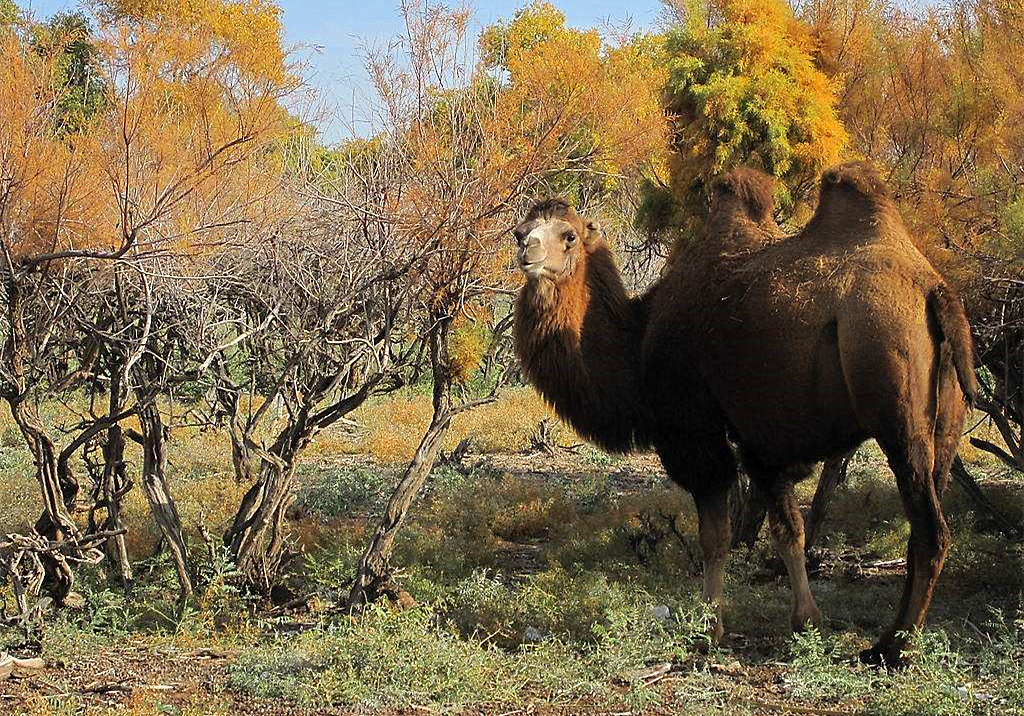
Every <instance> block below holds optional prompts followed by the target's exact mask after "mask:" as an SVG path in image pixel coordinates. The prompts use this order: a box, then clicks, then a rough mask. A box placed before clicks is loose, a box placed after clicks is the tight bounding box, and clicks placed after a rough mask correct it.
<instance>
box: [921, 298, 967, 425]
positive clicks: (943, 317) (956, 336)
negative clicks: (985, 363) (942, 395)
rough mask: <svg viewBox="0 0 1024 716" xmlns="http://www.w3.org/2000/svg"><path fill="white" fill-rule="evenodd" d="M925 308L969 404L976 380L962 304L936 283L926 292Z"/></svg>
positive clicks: (965, 316) (965, 315)
mask: <svg viewBox="0 0 1024 716" xmlns="http://www.w3.org/2000/svg"><path fill="white" fill-rule="evenodd" d="M928 309H929V310H930V311H931V312H932V314H933V315H934V316H935V320H936V322H937V323H938V324H939V328H940V329H941V330H942V338H943V340H944V341H946V342H947V343H948V345H949V348H950V350H951V352H952V356H953V367H954V368H955V369H956V377H957V380H958V381H959V383H960V389H961V390H962V391H963V393H964V398H965V399H966V400H967V402H968V404H970V405H973V404H974V399H975V397H976V396H977V394H978V379H977V378H976V377H975V375H974V351H973V348H972V343H971V327H970V325H969V324H968V323H967V314H965V313H964V307H963V304H961V303H960V299H959V298H957V297H956V295H955V294H954V293H953V292H952V291H951V290H950V289H949V287H948V286H946V285H945V284H939V285H938V286H936V287H935V288H933V289H932V292H931V293H930V294H928Z"/></svg>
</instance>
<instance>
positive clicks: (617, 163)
mask: <svg viewBox="0 0 1024 716" xmlns="http://www.w3.org/2000/svg"><path fill="white" fill-rule="evenodd" d="M402 14H403V18H404V20H405V25H406V31H405V33H404V35H403V38H402V39H401V40H400V41H398V42H396V44H394V45H393V46H392V47H391V49H390V50H389V51H386V52H376V53H372V52H371V53H368V56H367V60H368V67H369V74H370V76H371V77H372V78H373V80H374V88H375V90H376V94H377V96H378V99H379V102H378V103H377V105H376V106H375V111H374V114H373V117H372V119H373V126H374V127H375V129H376V130H377V134H376V135H375V142H377V143H378V145H379V146H381V147H382V148H383V150H384V151H387V152H392V153H395V154H397V155H398V156H400V157H402V160H401V162H402V164H403V165H405V166H408V167H409V169H410V171H408V172H407V173H405V174H404V175H403V176H402V177H401V183H400V184H399V185H398V187H396V188H397V189H398V191H395V192H394V193H393V195H392V197H393V200H392V201H391V202H389V204H388V205H387V206H386V207H384V209H385V214H384V215H385V216H387V217H388V220H389V221H390V223H392V224H393V225H394V226H396V227H398V230H399V231H400V232H401V233H402V234H404V235H405V236H406V237H407V240H409V241H412V242H414V243H415V244H417V245H425V246H429V247H431V249H432V250H430V251H428V252H426V254H425V257H424V260H423V261H422V263H421V265H420V266H419V267H418V272H417V273H418V286H417V289H416V292H415V294H414V298H415V300H416V301H417V302H418V304H419V310H418V312H417V319H418V320H419V321H420V323H419V329H418V332H417V334H418V341H419V342H420V343H421V345H422V346H423V354H422V362H423V364H424V366H425V368H426V375H427V377H428V380H429V382H430V385H431V400H432V414H431V419H430V422H429V424H428V425H427V426H426V428H425V430H424V433H423V436H422V438H421V440H420V443H419V445H418V447H417V449H416V451H415V453H414V455H413V458H412V460H411V462H410V463H409V465H408V466H407V467H406V470H405V471H404V473H403V474H402V476H401V478H400V479H399V481H398V485H397V486H396V488H395V491H394V492H393V494H392V495H391V498H390V500H389V502H388V505H387V507H386V509H385V512H384V515H383V518H382V520H381V522H380V523H379V524H378V526H377V528H376V530H375V531H374V533H373V535H372V536H371V538H370V541H369V544H368V545H367V547H366V550H365V551H364V553H363V556H362V558H361V560H360V563H359V567H358V569H357V574H356V577H355V581H354V584H353V586H352V589H351V591H350V594H349V597H348V605H349V607H350V608H353V609H358V608H361V607H362V606H363V605H365V604H366V603H367V602H370V601H373V600H375V599H376V598H378V597H379V596H381V595H382V594H389V593H393V591H394V585H392V584H391V583H390V573H391V570H390V558H391V553H392V549H393V545H394V540H395V538H396V536H397V534H398V532H399V530H400V528H401V526H402V524H403V522H404V520H405V518H406V516H407V514H408V512H409V510H410V508H411V506H412V504H413V502H414V500H415V497H416V495H417V494H418V493H419V492H420V490H421V489H422V487H423V485H424V483H425V481H426V480H427V478H428V476H429V474H430V472H431V470H432V468H433V466H434V463H435V461H436V459H437V457H438V453H439V451H440V449H441V445H442V441H443V438H444V436H445V434H446V433H447V431H448V429H449V427H450V426H451V423H452V420H453V419H454V418H455V417H456V416H457V415H459V414H460V413H462V412H465V411H467V410H471V409H472V408H474V407H477V406H479V405H482V404H484V403H487V402H490V401H492V400H494V399H495V398H496V396H497V385H500V383H501V380H500V379H498V380H496V381H495V382H496V386H495V387H493V389H492V390H491V391H490V392H487V393H486V394H483V395H471V394H469V393H468V392H467V391H465V390H464V389H463V388H462V385H463V381H464V379H465V377H466V374H467V370H466V365H465V362H464V361H463V360H462V358H461V357H460V356H458V355H457V354H456V353H457V352H456V351H453V346H452V336H453V335H454V333H453V325H454V324H455V322H456V321H458V320H459V319H460V318H463V317H467V318H470V319H472V318H476V319H477V320H480V319H481V317H482V316H484V315H487V316H491V317H492V318H493V319H495V326H505V327H507V325H508V321H504V322H503V321H502V320H501V319H502V318H503V316H500V315H496V314H495V313H494V312H493V310H491V308H492V306H493V305H494V298H495V296H496V295H498V294H501V293H507V292H508V291H509V289H510V288H511V284H510V281H511V280H512V277H511V276H510V274H509V273H508V272H507V268H508V266H509V265H510V260H511V259H510V257H511V248H512V242H511V241H510V240H509V239H508V238H507V237H508V232H509V227H510V226H511V225H512V224H513V223H514V217H515V216H516V215H517V214H518V212H519V211H520V210H521V208H522V203H523V201H524V197H529V196H531V195H537V194H541V193H547V192H550V191H554V190H560V189H564V188H565V187H568V186H570V185H572V184H573V182H576V183H577V184H586V183H587V181H586V177H588V176H589V177H590V178H594V177H599V176H604V175H608V174H609V173H611V172H614V171H621V170H623V169H625V168H627V167H628V168H630V169H632V168H633V166H634V165H636V164H639V163H641V162H643V161H647V160H648V159H649V154H650V151H648V150H649V148H650V147H651V146H652V143H656V142H657V141H658V139H659V138H661V137H663V136H664V121H663V115H662V113H661V110H660V108H659V107H658V104H657V94H656V88H657V83H656V82H648V83H645V82H644V80H646V79H650V78H651V77H654V76H656V73H651V72H650V71H649V65H648V64H646V63H645V62H643V61H639V60H640V59H643V53H642V52H637V51H635V48H627V49H623V48H620V47H607V46H602V43H601V41H600V39H599V38H598V37H597V36H596V35H595V34H589V33H578V32H574V31H570V30H568V29H567V28H566V27H565V18H564V16H562V15H561V14H560V13H558V12H557V11H555V10H554V9H553V8H551V7H550V6H547V5H543V6H535V7H534V8H532V9H530V10H524V11H522V12H521V13H519V14H518V15H517V18H516V19H515V20H514V21H513V22H512V23H509V24H507V25H501V26H497V27H496V28H494V29H493V31H488V32H486V33H485V34H484V36H483V40H482V47H481V49H482V54H483V56H484V58H485V59H484V61H483V62H482V63H479V64H478V63H475V62H474V59H473V52H472V43H471V42H470V41H469V37H468V29H469V27H470V14H469V13H468V11H450V10H447V9H445V8H443V7H440V6H435V5H431V4H429V3H419V2H406V3H403V4H402ZM549 20H550V22H548V21H549ZM538 23H539V26H538V29H539V32H533V31H532V30H530V29H529V27H530V26H531V25H537V24H538ZM524 28H525V29H526V31H523V30H524ZM609 58H610V59H609ZM628 60H637V61H636V62H635V64H633V65H630V63H629V61H628ZM630 69H632V70H634V71H633V72H630V71H629V70H630ZM636 70H639V72H637V71H636ZM645 70H646V72H645ZM630 92H631V93H632V96H631V97H630V101H622V100H624V99H625V96H626V95H628V94H630ZM616 99H618V100H619V101H616ZM332 200H333V199H332ZM499 345H500V341H494V342H492V346H494V347H497V346H499ZM469 372H470V373H471V372H472V368H470V370H469Z"/></svg>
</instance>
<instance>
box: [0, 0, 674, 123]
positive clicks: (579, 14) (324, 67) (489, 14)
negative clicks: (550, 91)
mask: <svg viewBox="0 0 1024 716" xmlns="http://www.w3.org/2000/svg"><path fill="white" fill-rule="evenodd" d="M527 1H528V0H472V1H471V2H470V3H469V4H470V6H471V7H473V8H474V11H475V20H476V23H477V25H478V26H479V27H483V26H485V25H489V24H490V23H492V22H494V21H495V20H498V19H500V18H507V17H510V16H511V15H512V13H513V12H514V11H515V10H516V9H517V8H519V7H521V6H522V5H524V4H525V3H526V2H527ZM16 2H18V4H19V5H20V6H21V7H22V8H27V9H29V10H30V11H32V12H33V13H34V15H35V16H36V18H37V19H43V18H46V17H47V16H49V15H52V14H53V13H55V12H58V11H60V10H67V9H74V8H75V7H77V6H78V3H77V2H73V1H72V2H66V1H63V0H16ZM450 4H452V5H457V4H458V2H456V1H454V0H453V1H452V2H451V3H450ZM554 4H555V5H556V6H558V7H559V8H560V9H561V10H562V11H563V12H565V14H566V16H567V18H568V20H569V23H570V24H572V25H575V26H580V27H593V26H595V25H597V24H599V23H601V22H603V21H606V20H607V21H611V22H613V23H615V24H619V23H621V22H622V21H624V20H625V19H627V18H631V19H632V22H633V26H634V27H636V28H640V27H647V26H650V25H653V24H655V22H656V21H657V18H658V15H659V13H660V12H661V8H662V4H661V2H660V0H554ZM280 5H281V6H282V7H283V9H284V25H285V31H286V33H287V37H288V41H289V43H290V44H293V45H297V46H299V49H298V54H299V57H302V58H308V62H307V68H308V69H307V71H306V72H305V75H306V79H307V80H308V81H309V83H310V84H311V85H312V86H313V87H315V88H316V89H317V90H318V94H320V95H321V96H322V97H323V99H324V100H325V104H328V105H332V106H334V107H338V108H339V109H345V108H348V107H350V106H351V105H352V104H353V99H355V102H356V104H357V106H358V104H360V98H365V96H366V92H367V83H366V79H365V73H364V72H363V68H362V58H361V55H360V49H359V48H360V47H361V46H366V45H370V46H372V45H373V44H374V43H378V44H383V43H386V42H387V41H388V39H389V38H391V37H393V36H395V34H396V33H398V32H400V31H401V29H402V24H401V18H400V16H399V12H398V1H397V0H365V1H363V0H358V1H353V0H342V1H341V2H302V1H301V0H282V1H281V2H280ZM346 114H347V112H346ZM318 124H319V125H321V126H322V128H323V133H324V138H325V139H327V140H328V141H332V140H337V139H340V138H342V137H343V136H345V135H346V134H347V130H346V128H345V124H346V123H345V122H344V121H341V120H338V119H331V118H327V119H325V120H323V121H321V122H318Z"/></svg>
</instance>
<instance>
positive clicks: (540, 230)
mask: <svg viewBox="0 0 1024 716" xmlns="http://www.w3.org/2000/svg"><path fill="white" fill-rule="evenodd" d="M578 224H579V222H578V221H576V220H574V217H570V216H558V215H552V216H538V217H535V218H530V217H527V219H526V221H524V222H523V223H521V224H519V226H517V227H516V228H515V229H513V231H512V233H513V235H514V236H515V237H516V243H518V244H519V250H518V251H517V252H516V258H517V259H518V261H519V268H520V269H522V271H523V273H525V274H526V277H527V279H529V280H531V281H539V280H548V281H555V282H558V281H560V280H562V279H565V278H567V277H568V276H570V275H571V274H572V272H573V270H574V269H575V267H576V264H577V262H578V261H579V257H580V252H581V251H582V250H583V247H582V243H583V242H582V241H581V236H580V234H581V233H582V232H581V228H582V227H581V226H579V225H578Z"/></svg>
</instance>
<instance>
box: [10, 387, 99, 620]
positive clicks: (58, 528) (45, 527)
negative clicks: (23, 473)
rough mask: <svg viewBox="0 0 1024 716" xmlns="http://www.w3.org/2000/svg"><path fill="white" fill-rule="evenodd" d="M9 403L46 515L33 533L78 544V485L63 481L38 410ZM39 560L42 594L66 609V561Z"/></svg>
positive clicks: (67, 477)
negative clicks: (42, 572)
mask: <svg viewBox="0 0 1024 716" xmlns="http://www.w3.org/2000/svg"><path fill="white" fill-rule="evenodd" d="M9 402H10V406H11V415H12V416H13V417H14V421H15V423H16V424H17V425H18V429H19V430H20V431H21V434H22V435H23V436H24V438H25V442H26V443H27V444H28V448H29V451H30V452H31V453H32V461H33V463H34V464H35V468H36V479H37V480H38V482H39V487H40V490H41V492H42V496H43V513H42V514H41V515H40V516H39V519H38V520H36V524H35V527H34V530H35V532H36V534H38V535H40V536H42V537H46V538H47V539H49V540H52V541H59V540H64V539H67V540H72V541H76V540H78V539H79V538H80V537H81V534H80V532H79V530H78V527H77V526H76V525H75V522H74V520H73V519H72V517H71V513H72V512H73V511H74V505H75V499H76V497H77V496H78V489H79V487H78V482H77V481H76V480H75V479H74V476H73V475H71V474H70V473H68V474H67V475H64V476H63V478H62V477H61V475H60V471H59V470H58V469H57V455H56V449H55V447H54V444H53V440H52V439H51V438H50V436H49V434H48V433H47V432H46V429H45V428H44V427H43V423H42V420H41V419H40V417H39V411H38V410H36V408H35V406H33V405H31V404H29V403H28V402H27V401H26V400H24V399H21V398H18V399H15V400H9ZM40 559H41V560H42V562H43V569H44V573H45V577H44V579H43V585H42V591H43V592H44V593H45V594H47V595H48V596H50V597H51V598H52V599H53V602H54V604H56V605H57V606H63V604H64V600H65V599H66V598H67V596H68V594H70V593H71V586H72V585H73V584H74V581H75V577H74V573H73V572H72V571H71V568H70V567H69V566H68V564H67V562H66V561H64V560H58V559H54V558H53V557H52V556H51V555H48V554H44V555H40Z"/></svg>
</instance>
